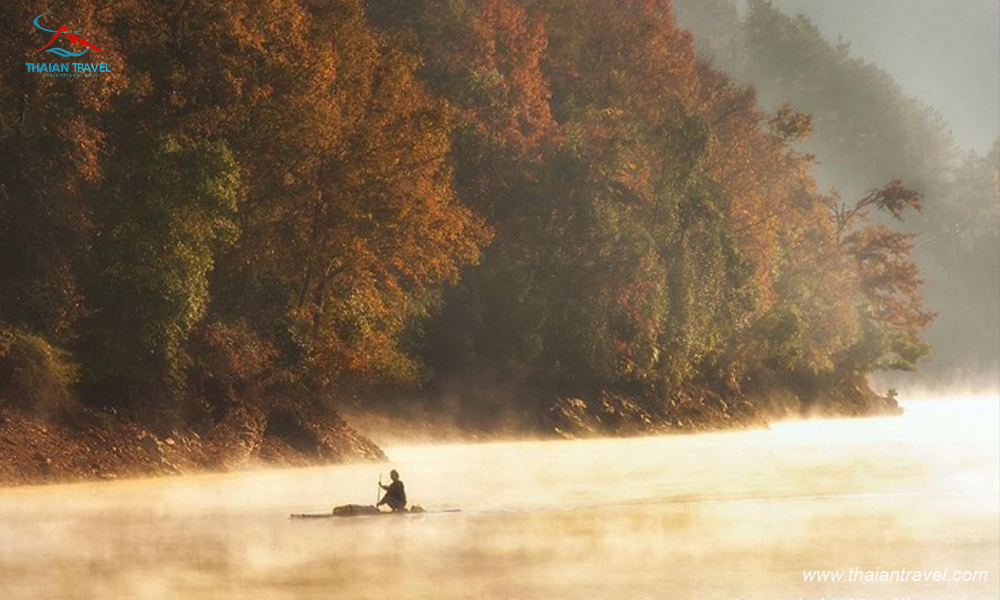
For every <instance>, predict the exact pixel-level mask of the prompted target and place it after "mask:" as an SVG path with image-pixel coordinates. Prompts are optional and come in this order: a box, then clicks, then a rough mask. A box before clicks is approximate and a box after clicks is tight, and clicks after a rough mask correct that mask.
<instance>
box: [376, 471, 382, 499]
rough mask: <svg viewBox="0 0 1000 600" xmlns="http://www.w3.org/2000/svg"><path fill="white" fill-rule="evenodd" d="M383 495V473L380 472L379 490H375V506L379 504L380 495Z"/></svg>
mask: <svg viewBox="0 0 1000 600" xmlns="http://www.w3.org/2000/svg"><path fill="white" fill-rule="evenodd" d="M381 495H382V473H381V472H379V474H378V490H377V491H376V492H375V506H378V500H379V496H381Z"/></svg>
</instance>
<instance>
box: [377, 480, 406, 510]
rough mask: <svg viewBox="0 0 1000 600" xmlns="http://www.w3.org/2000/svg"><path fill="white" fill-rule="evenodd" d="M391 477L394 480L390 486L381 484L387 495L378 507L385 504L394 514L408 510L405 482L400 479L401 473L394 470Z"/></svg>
mask: <svg viewBox="0 0 1000 600" xmlns="http://www.w3.org/2000/svg"><path fill="white" fill-rule="evenodd" d="M389 477H390V478H391V479H392V483H390V484H389V485H384V484H382V483H381V482H380V483H379V485H380V486H381V487H382V489H383V490H385V495H384V496H382V499H381V500H379V503H378V504H377V505H376V506H382V505H383V504H385V505H388V507H389V508H391V509H392V510H393V511H394V512H398V511H401V510H406V488H404V487H403V482H402V481H400V479H399V473H398V472H396V469H393V470H392V471H390V472H389Z"/></svg>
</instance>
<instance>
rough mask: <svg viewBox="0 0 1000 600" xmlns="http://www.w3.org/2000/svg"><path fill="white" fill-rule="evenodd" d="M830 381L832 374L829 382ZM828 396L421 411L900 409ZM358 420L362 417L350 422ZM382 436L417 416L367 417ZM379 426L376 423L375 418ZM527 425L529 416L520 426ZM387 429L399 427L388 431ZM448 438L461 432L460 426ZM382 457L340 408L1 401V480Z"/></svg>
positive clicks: (832, 390) (553, 417)
mask: <svg viewBox="0 0 1000 600" xmlns="http://www.w3.org/2000/svg"><path fill="white" fill-rule="evenodd" d="M828 383H829V382H828ZM823 390H824V391H823V393H822V394H819V395H818V394H816V393H815V391H814V390H803V389H794V388H793V387H787V386H786V387H781V386H774V387H770V389H769V391H768V393H767V394H766V395H763V394H760V393H757V394H752V393H751V394H747V395H736V396H733V397H724V396H723V395H720V394H718V393H715V392H712V391H709V390H705V389H700V390H697V389H691V390H687V391H684V392H679V393H676V394H674V395H673V396H671V397H670V398H667V399H665V400H664V399H658V400H655V401H653V400H650V399H646V400H645V401H643V400H641V399H635V398H628V397H624V396H621V395H615V394H609V393H602V394H600V395H599V396H597V397H595V398H590V399H584V398H578V397H577V398H559V399H557V400H555V401H554V402H553V403H551V404H550V405H549V407H548V410H547V411H545V412H544V413H543V414H541V415H538V417H537V419H535V421H536V423H535V425H533V426H531V425H529V426H528V427H529V428H530V429H533V431H518V432H511V431H500V430H497V431H471V430H468V429H465V430H462V429H457V430H456V427H455V424H454V422H449V423H448V424H447V425H445V424H443V423H435V422H432V421H433V419H429V418H428V415H429V414H432V413H430V412H428V411H426V410H425V411H422V413H421V414H422V415H423V417H421V419H420V420H421V421H422V423H423V424H424V425H425V429H424V431H425V433H426V432H428V431H434V430H435V428H436V427H438V426H439V425H440V426H441V427H442V428H443V429H447V430H448V431H450V432H451V433H453V434H454V433H455V432H456V431H458V432H459V433H464V434H465V436H464V437H465V438H468V439H484V438H490V439H503V438H505V437H507V436H510V435H525V434H527V435H529V436H531V437H541V438H545V437H552V438H563V439H576V438H587V437H608V436H612V437H628V436H638V435H663V434H683V433H698V432H706V431H717V430H733V429H758V428H767V427H768V424H769V422H772V421H774V420H779V419H784V418H795V417H803V416H821V417H865V416H884V415H896V414H900V413H901V412H902V409H901V408H899V405H898V403H897V402H896V401H895V399H894V397H893V396H894V395H893V394H892V393H890V394H889V395H888V396H879V395H878V394H875V393H874V392H872V391H871V390H870V389H869V388H868V386H867V385H866V384H864V383H863V382H858V381H854V382H851V381H843V380H841V381H837V382H836V385H826V386H824V388H823ZM352 420H353V419H352ZM358 420H359V421H360V422H362V423H367V426H368V427H373V426H374V427H375V428H376V429H378V430H380V431H372V432H370V433H371V434H372V435H383V434H386V433H387V431H382V430H391V429H393V428H395V427H396V426H400V427H402V428H411V429H412V427H413V426H414V424H413V419H412V418H407V417H406V416H401V417H399V418H393V417H392V416H389V415H381V416H378V417H377V418H374V419H365V418H361V417H358ZM376 424H377V425H376ZM521 426H522V427H524V426H525V425H524V424H522V425H521ZM389 437H392V436H391V433H389ZM448 439H453V440H459V439H463V438H462V436H461V435H459V437H455V435H452V436H450V437H448ZM365 460H368V461H384V460H386V455H385V453H384V452H383V451H382V449H381V448H380V447H379V446H378V445H377V444H376V443H375V442H373V441H372V440H371V439H370V438H369V437H367V436H366V435H363V434H362V433H359V432H358V431H357V430H356V429H355V428H353V427H352V426H351V425H349V424H348V423H347V421H345V420H344V419H343V418H342V417H341V416H340V414H339V413H337V412H335V411H333V410H323V411H317V410H312V411H304V410H302V409H300V410H299V411H290V410H288V409H287V408H280V409H279V408H276V407H272V408H270V409H269V408H268V407H267V406H263V405H253V404H250V405H233V406H232V407H230V408H229V409H228V410H227V412H226V414H225V415H224V416H223V417H222V418H220V419H219V420H218V421H216V422H214V423H213V424H212V425H211V426H210V427H207V428H203V429H202V431H201V432H198V431H195V430H193V429H191V428H174V429H168V430H163V429H162V428H161V429H160V430H157V431H155V432H154V431H153V430H151V429H149V428H145V427H143V426H141V425H140V424H138V423H137V422H135V421H132V420H128V419H125V418H122V417H120V416H119V415H117V414H114V413H113V412H105V411H100V410H96V409H92V408H86V407H79V406H78V407H75V408H73V409H72V410H69V411H64V412H62V413H60V414H58V415H56V416H50V417H48V418H43V417H41V416H39V415H33V414H31V413H30V412H25V411H22V410H19V409H17V408H13V407H9V406H8V407H0V486H11V485H34V484H45V483H69V482H78V481H90V480H113V479H119V478H138V477H152V476H161V475H179V474H193V473H198V472H204V471H216V472H225V471H238V470H243V469H248V468H255V467H276V466H277V467H283V466H284V467H294V466H310V465H316V464H333V463H341V462H350V461H365Z"/></svg>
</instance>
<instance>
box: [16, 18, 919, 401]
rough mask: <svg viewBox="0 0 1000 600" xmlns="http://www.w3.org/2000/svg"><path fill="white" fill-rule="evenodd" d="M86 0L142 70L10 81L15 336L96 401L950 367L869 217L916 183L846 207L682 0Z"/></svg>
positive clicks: (567, 391)
mask: <svg viewBox="0 0 1000 600" xmlns="http://www.w3.org/2000/svg"><path fill="white" fill-rule="evenodd" d="M58 4H59V6H58V7H55V8H53V12H54V14H60V15H65V18H66V19H77V20H78V21H79V22H78V23H76V24H79V25H81V26H82V27H85V28H86V29H85V30H86V32H87V33H88V39H93V40H95V43H98V44H99V45H100V46H101V47H102V49H103V50H104V54H107V56H108V58H107V60H108V61H109V62H111V63H112V67H113V68H112V72H113V73H112V75H111V76H109V77H106V78H104V79H93V80H90V79H88V80H76V79H44V78H38V77H34V76H27V75H26V74H25V73H23V72H22V71H21V67H19V66H18V64H19V63H18V61H12V62H11V63H10V64H13V65H14V66H10V65H9V64H8V66H4V67H0V281H2V287H0V333H3V332H4V331H12V332H18V334H17V335H19V336H20V335H25V336H27V335H32V336H38V339H39V340H44V344H51V345H52V346H53V347H54V348H58V349H60V350H59V352H65V353H66V356H69V357H70V358H67V359H66V361H67V362H69V363H73V364H76V363H78V364H79V366H80V370H79V377H78V380H77V382H76V384H75V385H76V387H77V388H78V390H79V392H80V393H81V394H82V395H83V396H84V397H85V398H86V399H87V400H88V401H90V402H94V403H98V404H102V403H103V404H113V405H115V406H118V407H121V408H124V409H128V410H131V411H133V412H134V413H135V414H137V415H139V416H144V415H153V416H157V415H159V416H162V415H173V416H174V417H177V418H207V417H206V416H205V415H206V414H211V413H212V410H214V409H213V407H212V403H213V402H216V403H217V402H219V401H220V400H219V398H223V399H225V400H226V401H228V402H240V401H241V400H242V399H244V398H247V397H250V396H253V395H257V396H268V395H269V394H271V395H274V394H285V393H288V390H289V389H295V390H298V391H297V392H296V393H303V394H309V395H312V396H315V397H317V398H319V397H324V398H325V397H336V396H338V395H341V394H347V393H351V394H354V393H356V392H358V391H359V390H366V389H368V390H370V389H372V388H373V387H375V386H382V389H384V386H386V385H387V384H393V385H397V386H398V385H402V386H408V387H409V388H410V389H418V388H419V389H423V390H424V392H425V393H427V394H430V395H434V394H443V393H444V391H445V390H447V389H450V386H451V387H452V388H453V387H454V386H458V389H462V390H466V391H468V390H478V391H479V392H484V390H497V389H503V390H505V391H506V392H509V394H507V395H500V396H497V395H494V396H490V397H487V396H484V395H483V394H481V393H480V394H478V395H477V392H470V393H468V394H466V396H465V399H466V401H467V402H471V403H475V402H487V403H488V402H501V403H508V404H514V403H519V402H529V403H532V404H531V406H532V407H534V408H538V407H544V406H545V405H546V402H548V401H549V400H551V399H552V398H555V397H559V396H566V395H571V394H573V395H582V396H587V395H591V396H592V395H595V394H599V393H605V392H607V393H616V394H629V395H633V396H635V397H641V398H644V399H647V400H649V401H661V400H663V399H666V398H669V397H671V396H672V395H675V394H676V393H678V391H679V390H684V389H693V388H694V387H696V386H702V387H704V388H711V389H714V390H717V391H719V392H720V393H725V394H730V395H740V394H741V393H742V392H743V390H744V388H745V386H746V384H747V382H749V381H751V380H754V379H755V378H758V379H759V378H761V377H763V376H765V375H766V376H767V377H769V378H771V379H775V378H778V379H780V378H781V377H785V376H789V377H790V376H795V377H819V376H825V375H829V374H833V373H838V372H842V371H844V372H846V371H849V372H851V373H861V374H867V373H869V372H872V371H873V370H876V369H882V368H913V367H914V365H915V362H916V359H917V358H919V356H920V355H922V354H923V353H924V352H926V347H925V346H924V345H923V344H922V342H921V341H920V332H921V331H922V329H923V328H924V327H926V326H927V324H928V322H929V320H930V318H931V317H930V315H929V314H928V313H926V312H925V311H924V310H923V308H922V306H921V302H920V296H919V284H920V278H919V274H918V273H917V272H916V269H915V268H914V266H913V264H912V262H911V261H910V258H909V255H910V251H911V250H912V242H911V241H910V240H909V238H908V237H907V236H906V235H904V234H901V233H896V232H893V231H891V230H889V229H887V228H885V227H883V226H880V225H875V224H873V223H872V222H871V221H870V220H869V219H868V212H869V211H870V210H873V209H880V210H885V211H888V213H890V214H891V215H892V216H895V217H900V216H902V214H903V212H904V210H907V209H910V208H919V200H918V198H917V196H916V195H914V193H912V192H910V191H909V190H908V189H907V188H906V187H905V186H904V185H903V184H901V183H899V182H893V183H891V184H890V185H889V186H888V187H885V188H883V189H880V190H878V191H875V192H872V194H871V195H870V196H868V197H866V198H863V199H861V200H860V201H859V202H858V203H857V204H856V205H852V207H851V208H846V207H844V206H841V204H839V203H838V202H839V200H838V199H836V198H832V197H830V196H829V195H824V194H822V193H820V192H819V191H818V190H817V186H816V184H815V183H814V181H813V180H812V178H811V175H810V169H811V168H812V165H813V163H814V157H813V156H811V155H809V154H805V153H803V152H802V151H800V150H799V149H798V146H797V142H799V141H801V140H803V139H805V138H807V137H808V135H809V133H810V131H811V126H812V124H811V120H810V118H809V117H808V116H807V115H803V114H800V113H798V112H796V111H795V110H793V109H792V108H790V107H783V108H781V109H780V110H779V111H777V112H776V113H774V114H769V113H768V112H766V111H764V110H762V109H761V108H760V107H759V106H758V105H757V102H756V97H755V93H754V91H753V90H752V89H750V88H747V87H743V86H741V85H738V84H736V83H734V82H733V81H731V80H730V79H728V78H727V77H726V76H725V75H723V74H722V73H721V72H719V71H718V70H716V69H714V68H713V67H711V66H710V65H709V64H708V63H706V62H704V61H702V60H700V59H699V56H698V55H697V52H696V50H695V45H694V41H693V39H692V37H691V35H690V34H689V33H688V32H686V31H684V30H683V29H681V28H679V27H678V26H677V24H676V23H675V21H674V17H673V6H672V3H671V2H670V1H669V0H628V1H624V2H607V1H605V0H447V1H446V0H407V1H403V0H395V1H387V2H372V3H370V4H365V3H363V2H361V1H360V0H334V1H331V2H322V3H319V2H309V1H306V0H266V1H263V2H260V1H249V0H247V1H237V2H224V3H219V2H211V1H208V0H193V1H189V2H185V3H182V6H177V7H163V6H161V5H160V4H159V3H153V2H148V1H146V0H127V1H124V2H117V3H115V4H114V5H113V6H104V5H100V6H98V5H97V4H96V3H91V2H88V1H86V0H79V1H77V2H62V3H58ZM32 10H33V8H32V7H31V6H29V5H28V3H24V2H11V3H6V4H4V5H3V7H2V8H0V30H2V33H3V36H2V37H0V47H2V49H3V51H4V53H5V54H6V55H16V56H24V57H25V59H26V60H29V58H28V53H29V52H31V48H33V47H34V46H33V43H29V42H31V40H30V39H28V38H29V36H27V34H25V33H24V31H27V28H26V26H25V24H26V23H30V20H31V18H32V16H33V15H32ZM103 59H104V58H103V57H102V60H103ZM21 62H24V61H21ZM56 124H58V126H57V125H56ZM32 339H34V338H32ZM42 343H43V342H42V341H39V344H42ZM46 347H47V346H46ZM2 348H3V346H0V350H2ZM53 352H55V350H54V351H53ZM59 356H64V355H63V354H59ZM3 359H4V356H3V355H2V354H0V367H2V366H3V365H4V364H6V363H4V361H3ZM71 371H72V372H74V373H75V372H76V371H74V370H72V369H66V370H65V372H71ZM10 381H12V379H11V377H10V375H9V374H5V373H4V372H3V371H2V370H0V387H2V386H5V385H7V386H9V385H10ZM421 386H422V387H421ZM463 393H464V392H463ZM206 398H208V399H210V400H211V401H209V400H206ZM498 398H499V399H498ZM199 411H201V412H199ZM205 411H208V412H207V413H206V412H205ZM191 415H195V416H191ZM199 415H200V416H199Z"/></svg>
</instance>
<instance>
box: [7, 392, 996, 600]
mask: <svg viewBox="0 0 1000 600" xmlns="http://www.w3.org/2000/svg"><path fill="white" fill-rule="evenodd" d="M905 406H906V408H907V412H906V414H905V415H904V416H902V417H898V418H891V419H853V420H816V421H798V422H784V423H778V424H776V425H774V426H773V427H772V429H771V430H761V431H746V432H729V433H717V434H704V435H692V436H670V437H656V438H637V439H608V440H588V441H544V442H536V441H531V442H504V443H479V444H449V445H420V446H399V447H389V448H387V452H388V454H389V456H390V457H391V458H392V463H391V465H372V464H357V465H343V466H333V467H317V468H309V469H288V470H268V471H251V472H244V473H232V474H223V475H201V476H185V477H176V478H163V479H155V480H141V481H121V482H111V483H94V484H78V485H65V486H44V487H27V488H12V489H6V490H0V598H3V599H5V600H7V599H11V600H12V599H22V598H25V599H28V598H31V599H33V598H58V599H64V598H76V599H90V598H93V599H98V598H99V599H102V600H105V599H111V598H122V599H126V598H127V599H129V600H135V599H164V600H166V599H171V600H175V599H182V600H188V599H221V598H226V599H229V598H240V599H244V598H246V599H250V600H271V599H286V598H287V599H291V598H317V599H318V598H323V599H329V598H357V599H364V598H373V599H374V598H378V599H386V598H413V599H435V600H438V599H449V598H483V599H503V598H512V599H513V598H518V599H521V600H528V599H536V598H538V599H541V598H545V599H562V598H566V599H569V598H572V599H574V600H576V599H584V598H595V599H596V598H602V599H603V598H621V599H630V600H632V599H636V600H638V599H643V598H650V599H681V600H683V599H692V600H693V599H698V600H703V599H709V600H711V599H714V598H719V599H737V598H738V599H741V600H751V599H753V600H779V599H780V600H792V599H800V598H803V599H806V598H807V599H816V600H819V599H821V598H825V599H834V598H839V599H844V600H846V599H848V598H867V599H869V600H874V599H885V600H889V599H896V598H911V599H914V600H915V599H928V600H929V599H952V598H953V599H962V600H975V599H980V598H983V599H985V598H990V599H996V598H998V597H1000V583H998V582H1000V410H998V406H1000V398H998V397H997V396H995V395H994V396H987V397H979V398H972V397H967V398H951V399H946V400H938V401H914V402H909V403H907V404H906V405H905ZM390 466H391V467H395V468H397V469H398V470H399V471H400V473H401V474H402V478H403V480H404V481H405V482H406V485H407V491H408V494H409V496H410V499H411V501H412V502H415V503H418V504H421V505H423V506H424V507H426V508H428V509H439V510H443V509H449V508H460V509H461V512H442V513H439V514H425V515H421V516H386V517H367V518H355V519H323V520H291V519H289V518H288V515H289V513H293V512H318V511H328V510H330V508H331V507H332V506H333V505H334V504H343V503H349V502H352V503H371V502H373V501H374V500H375V495H376V486H375V482H376V480H377V478H378V476H379V471H380V470H381V471H382V472H383V476H384V475H385V474H387V472H388V469H389V468H390ZM851 568H855V569H858V570H860V571H862V572H864V571H871V572H874V573H875V575H874V578H877V577H878V576H879V573H880V572H881V571H894V570H895V571H898V572H899V573H901V572H902V569H906V570H907V571H917V570H920V571H942V572H944V570H945V569H948V574H947V575H946V577H948V578H951V577H953V573H955V572H956V571H959V572H964V571H973V572H974V571H986V572H987V580H986V581H979V582H962V581H959V582H954V581H938V582H935V581H931V582H922V581H921V582H914V581H913V580H912V577H911V578H910V580H908V581H906V582H900V581H895V582H878V581H872V582H864V581H841V582H838V583H831V582H825V583H818V582H815V581H813V582H807V581H804V575H803V571H812V570H833V571H839V570H843V571H845V575H844V577H845V578H847V577H850V573H849V570H850V569H851ZM898 576H899V577H900V578H901V577H902V575H898ZM966 577H969V575H966ZM980 577H981V576H980ZM858 578H863V575H862V576H859V577H858Z"/></svg>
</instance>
